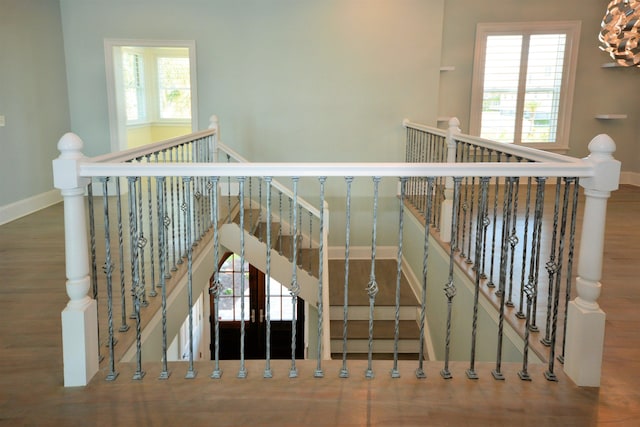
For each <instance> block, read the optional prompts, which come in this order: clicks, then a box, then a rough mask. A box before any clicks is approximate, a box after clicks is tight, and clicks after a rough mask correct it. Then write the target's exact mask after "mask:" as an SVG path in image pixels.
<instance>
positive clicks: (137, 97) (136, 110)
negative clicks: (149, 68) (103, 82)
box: [122, 50, 146, 122]
mask: <svg viewBox="0 0 640 427" xmlns="http://www.w3.org/2000/svg"><path fill="white" fill-rule="evenodd" d="M122 77H123V81H124V96H125V110H126V113H127V122H140V121H143V120H145V118H146V117H145V116H146V114H145V92H144V59H143V57H142V55H141V54H139V53H137V52H131V51H129V50H123V52H122Z"/></svg>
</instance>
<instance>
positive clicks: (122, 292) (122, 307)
mask: <svg viewBox="0 0 640 427" xmlns="http://www.w3.org/2000/svg"><path fill="white" fill-rule="evenodd" d="M116 193H117V196H116V209H117V214H118V258H119V266H120V312H121V313H120V314H121V316H120V317H121V319H120V328H118V331H119V332H127V331H128V330H129V325H127V298H126V296H125V287H126V284H125V277H124V238H123V232H122V196H121V192H120V178H116Z"/></svg>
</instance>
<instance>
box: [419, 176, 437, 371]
mask: <svg viewBox="0 0 640 427" xmlns="http://www.w3.org/2000/svg"><path fill="white" fill-rule="evenodd" d="M433 185H434V178H433V177H431V176H430V177H428V178H427V194H431V192H432V191H433ZM432 208H433V198H432V197H427V205H426V207H425V218H430V217H431V211H432ZM430 230H431V224H429V221H428V220H425V223H424V246H423V252H422V253H423V255H422V295H421V300H420V347H419V348H418V368H417V369H416V378H426V377H427V374H425V372H424V335H425V320H426V317H427V274H428V268H427V260H428V256H429V235H430V233H431V231H430Z"/></svg>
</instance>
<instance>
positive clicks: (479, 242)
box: [466, 177, 491, 380]
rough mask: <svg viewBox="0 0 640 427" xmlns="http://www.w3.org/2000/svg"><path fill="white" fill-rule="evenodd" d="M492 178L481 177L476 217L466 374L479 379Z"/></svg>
mask: <svg viewBox="0 0 640 427" xmlns="http://www.w3.org/2000/svg"><path fill="white" fill-rule="evenodd" d="M490 181H491V178H489V177H481V178H480V194H479V195H478V196H479V199H478V214H477V216H478V217H477V218H476V236H477V238H476V241H475V255H474V266H475V272H476V275H475V286H474V288H475V289H474V296H473V320H472V323H471V357H470V364H469V369H467V371H466V374H467V378H469V379H474V380H475V379H478V374H477V373H476V369H475V362H476V334H477V330H478V303H479V296H480V279H481V276H482V273H481V270H482V268H481V267H480V263H481V253H482V248H483V247H484V241H483V239H482V236H483V229H485V225H484V218H485V212H486V210H487V198H488V193H489V183H490Z"/></svg>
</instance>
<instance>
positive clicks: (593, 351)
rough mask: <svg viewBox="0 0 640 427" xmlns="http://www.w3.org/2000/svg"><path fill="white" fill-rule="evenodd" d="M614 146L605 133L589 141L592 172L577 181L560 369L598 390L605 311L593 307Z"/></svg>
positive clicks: (612, 184)
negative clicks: (580, 199) (581, 199)
mask: <svg viewBox="0 0 640 427" xmlns="http://www.w3.org/2000/svg"><path fill="white" fill-rule="evenodd" d="M615 149H616V145H615V143H614V142H613V140H612V139H611V138H610V137H609V136H607V135H598V136H596V137H595V138H593V140H592V141H591V142H590V143H589V151H590V153H591V154H590V155H589V157H587V158H586V160H587V161H588V162H591V163H592V165H593V168H594V171H595V174H594V176H593V177H591V178H583V179H581V180H580V185H581V186H582V187H583V188H584V195H585V206H584V219H583V223H582V234H581V237H580V252H579V259H578V277H577V278H576V291H577V296H576V298H575V299H574V300H573V301H571V302H570V303H569V308H568V312H567V337H566V348H565V360H564V371H565V373H566V374H567V375H568V376H569V377H570V378H571V379H572V380H573V381H574V382H575V383H576V384H577V385H578V386H583V387H598V386H600V372H601V368H602V353H603V347H604V325H605V318H606V315H605V313H604V312H603V311H602V310H601V309H600V306H599V305H598V297H599V296H600V288H601V286H602V285H601V283H600V279H601V278H602V255H603V249H604V233H605V222H606V221H605V219H606V211H607V199H608V198H609V195H610V194H611V191H614V190H616V189H617V188H618V183H619V180H620V162H619V161H617V160H615V159H614V158H613V155H612V153H613V152H614V151H615Z"/></svg>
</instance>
